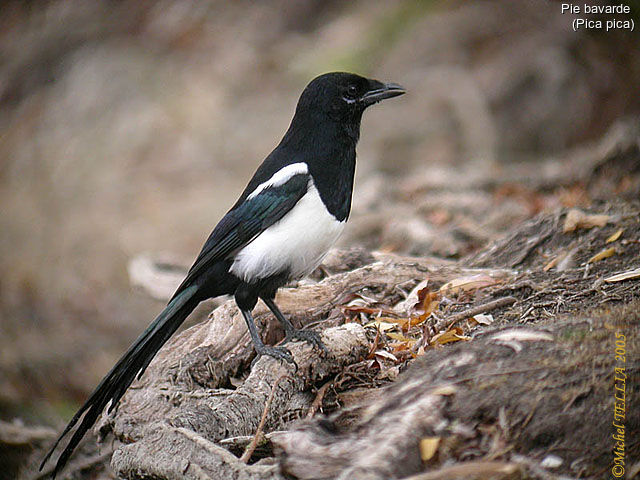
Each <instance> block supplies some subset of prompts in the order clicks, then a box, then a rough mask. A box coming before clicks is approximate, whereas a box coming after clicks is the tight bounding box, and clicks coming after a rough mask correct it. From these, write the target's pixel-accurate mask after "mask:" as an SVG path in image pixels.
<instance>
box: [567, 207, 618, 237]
mask: <svg viewBox="0 0 640 480" xmlns="http://www.w3.org/2000/svg"><path fill="white" fill-rule="evenodd" d="M610 220H611V217H610V216H609V215H595V214H588V213H584V212H583V211H582V210H578V209H577V208H572V209H571V210H569V211H568V212H567V217H566V218H565V220H564V227H563V228H562V231H563V232H564V233H569V232H573V231H575V230H577V229H579V228H593V227H604V226H605V225H606V224H607V223H609V221H610Z"/></svg>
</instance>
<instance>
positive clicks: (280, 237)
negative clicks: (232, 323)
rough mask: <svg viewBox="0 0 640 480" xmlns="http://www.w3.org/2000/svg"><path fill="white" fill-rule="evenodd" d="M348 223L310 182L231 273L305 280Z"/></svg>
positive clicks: (247, 277)
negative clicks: (332, 210) (284, 274)
mask: <svg viewBox="0 0 640 480" xmlns="http://www.w3.org/2000/svg"><path fill="white" fill-rule="evenodd" d="M291 167H293V165H291ZM281 171H282V170H281ZM274 177H275V175H274ZM271 180H273V177H272V178H271ZM265 183H267V182H265ZM258 188H260V187H258ZM345 223H346V222H344V221H343V222H339V221H338V220H336V218H335V217H334V216H333V215H331V214H330V213H329V211H328V210H327V208H326V207H325V206H324V203H322V199H321V198H320V194H319V193H318V190H317V189H316V187H315V185H314V184H313V180H311V179H310V180H309V185H308V188H307V193H306V194H305V195H304V196H303V197H302V198H301V199H300V200H299V201H298V203H297V204H296V205H295V206H294V207H293V208H292V209H291V211H289V212H288V213H287V214H286V215H285V216H284V217H282V219H280V220H279V221H278V222H276V223H274V224H273V225H271V226H270V227H269V228H267V229H266V230H265V231H264V232H262V233H261V234H260V235H258V236H257V237H256V238H255V239H254V240H253V241H252V242H251V243H250V244H248V245H247V246H245V247H244V248H243V249H242V250H240V251H239V252H238V253H237V254H236V256H235V258H234V260H233V264H232V265H231V268H230V269H229V271H230V272H231V273H233V274H234V275H236V276H237V277H239V278H241V279H242V280H243V281H245V282H251V281H255V280H258V279H262V278H266V277H268V276H269V275H273V274H276V273H280V272H283V271H285V270H288V271H289V272H290V274H291V277H292V278H293V279H298V278H302V277H304V276H305V275H307V274H309V273H311V272H312V271H313V270H314V269H315V268H316V267H317V266H318V265H320V262H322V259H323V258H324V256H325V255H326V253H327V252H328V251H329V249H330V248H331V247H332V246H333V244H334V243H335V242H336V240H338V237H339V236H340V234H341V233H342V230H343V229H344V225H345Z"/></svg>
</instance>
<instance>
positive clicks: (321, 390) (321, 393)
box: [307, 380, 333, 418]
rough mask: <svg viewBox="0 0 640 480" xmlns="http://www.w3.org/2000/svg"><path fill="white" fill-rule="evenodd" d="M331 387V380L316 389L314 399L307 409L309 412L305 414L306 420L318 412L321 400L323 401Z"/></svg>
mask: <svg viewBox="0 0 640 480" xmlns="http://www.w3.org/2000/svg"><path fill="white" fill-rule="evenodd" d="M331 385H333V380H329V381H328V382H326V383H325V384H324V385H322V386H321V387H320V388H319V389H318V393H317V394H316V398H314V399H313V402H312V403H311V406H310V407H309V411H308V412H307V418H311V417H313V416H314V415H315V414H316V412H317V411H318V410H320V408H321V407H322V400H323V399H324V395H325V394H326V393H327V390H328V389H329V387H330V386H331Z"/></svg>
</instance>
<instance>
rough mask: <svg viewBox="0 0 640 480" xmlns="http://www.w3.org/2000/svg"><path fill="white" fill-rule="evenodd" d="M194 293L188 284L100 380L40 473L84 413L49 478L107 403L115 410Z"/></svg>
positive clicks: (192, 303)
mask: <svg viewBox="0 0 640 480" xmlns="http://www.w3.org/2000/svg"><path fill="white" fill-rule="evenodd" d="M197 290H198V287H197V286H196V285H192V286H190V287H187V288H185V289H184V290H183V291H182V292H180V293H179V294H178V295H176V296H175V297H174V298H173V299H172V300H171V302H170V303H169V304H168V305H167V307H166V308H165V309H164V310H163V311H162V313H160V315H158V317H157V318H156V319H155V320H154V321H153V323H151V325H149V326H148V327H147V329H146V330H145V331H144V332H143V333H142V335H140V336H139V337H138V339H137V340H136V341H135V342H134V343H133V345H131V346H130V347H129V350H127V352H126V353H125V354H124V355H123V356H122V358H121V359H120V360H118V363H116V364H115V366H114V367H113V368H112V369H111V371H110V372H109V373H108V374H107V375H106V376H105V377H104V378H103V379H102V381H101V382H100V385H98V387H97V388H96V389H95V390H94V391H93V393H92V394H91V396H90V397H89V399H88V400H87V401H86V402H85V404H84V405H83V406H82V407H81V408H80V410H78V411H77V412H76V414H75V415H74V416H73V418H72V419H71V421H70V422H69V425H67V426H66V428H65V429H64V431H63V432H62V434H61V435H60V436H59V437H58V439H57V440H56V443H55V444H54V445H53V447H52V448H51V450H49V452H48V453H47V455H46V457H45V458H44V460H43V461H42V463H41V464H40V470H42V468H43V467H44V465H45V463H47V460H49V458H50V457H51V455H52V454H53V452H54V450H55V449H56V447H57V446H58V444H59V443H60V441H61V440H62V439H63V438H64V436H65V435H66V434H67V433H69V431H70V430H71V429H72V428H73V426H74V425H75V424H76V423H77V422H78V420H79V419H80V417H82V415H83V414H84V417H83V418H82V422H81V423H80V426H79V427H78V428H77V430H76V431H75V432H74V434H73V436H72V437H71V440H69V443H68V444H67V446H66V447H65V449H64V451H63V452H62V455H60V458H58V462H57V463H56V467H55V469H54V471H53V475H52V476H53V478H55V476H56V475H57V473H58V472H59V471H60V470H61V469H62V468H63V467H64V466H65V464H66V463H67V461H68V460H69V457H70V456H71V454H72V453H73V451H74V449H75V448H76V447H77V446H78V443H80V440H82V437H84V435H85V433H87V430H89V429H90V428H91V427H92V426H93V424H94V423H95V421H96V419H97V418H98V416H100V414H101V413H102V411H103V410H104V407H105V406H106V405H107V404H108V403H109V402H111V405H110V406H109V412H111V411H112V410H113V409H114V408H115V406H116V405H117V404H118V401H119V400H120V398H121V397H122V395H124V392H125V391H126V390H127V388H129V385H131V383H132V382H133V380H134V379H135V378H136V376H137V377H138V378H140V377H141V376H142V374H143V372H144V371H145V369H146V368H147V366H148V365H149V363H150V362H151V360H152V359H153V357H154V356H155V355H156V353H157V352H158V350H160V348H161V347H162V345H164V344H165V342H166V341H167V340H169V338H170V337H171V335H173V333H174V332H175V331H176V330H177V329H178V327H179V326H180V325H181V324H182V322H183V321H184V320H185V318H187V316H188V315H189V314H190V313H191V312H192V311H193V309H194V308H195V307H196V306H197V304H198V301H197V298H196V292H197Z"/></svg>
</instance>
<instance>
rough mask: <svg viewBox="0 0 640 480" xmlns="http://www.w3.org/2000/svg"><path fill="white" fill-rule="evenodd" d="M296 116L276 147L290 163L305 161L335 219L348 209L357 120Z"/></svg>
mask: <svg viewBox="0 0 640 480" xmlns="http://www.w3.org/2000/svg"><path fill="white" fill-rule="evenodd" d="M315 117H316V118H314V115H305V116H304V118H295V117H294V120H293V121H292V123H291V127H290V128H289V130H288V131H287V133H286V134H285V136H284V138H283V139H282V142H281V143H280V145H279V146H278V148H277V150H278V149H280V150H281V153H285V155H284V156H285V157H287V158H290V159H291V160H290V163H295V162H299V161H304V162H305V163H306V164H307V165H308V168H309V173H310V174H311V177H312V178H313V181H314V184H315V186H316V188H317V189H318V193H319V194H320V198H321V199H322V202H323V203H324V205H325V206H326V207H327V210H328V211H329V212H330V213H331V215H333V216H334V217H335V218H336V219H337V220H338V221H341V222H342V221H344V220H346V219H347V218H348V217H349V212H350V211H351V195H352V192H353V180H354V176H355V170H356V144H357V143H358V139H359V137H360V119H361V117H362V115H361V114H360V115H358V116H357V118H351V119H348V121H345V119H344V118H343V119H333V118H327V116H325V115H318V116H315Z"/></svg>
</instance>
